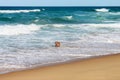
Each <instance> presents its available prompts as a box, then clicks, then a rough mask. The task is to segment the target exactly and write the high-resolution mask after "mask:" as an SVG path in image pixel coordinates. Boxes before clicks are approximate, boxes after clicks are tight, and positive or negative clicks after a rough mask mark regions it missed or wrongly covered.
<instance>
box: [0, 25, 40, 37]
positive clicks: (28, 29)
mask: <svg viewBox="0 0 120 80" xmlns="http://www.w3.org/2000/svg"><path fill="white" fill-rule="evenodd" d="M39 29H40V26H38V25H35V24H30V25H22V24H19V25H1V26H0V35H7V36H10V35H11V36H12V35H21V34H31V33H33V32H34V31H37V30H39Z"/></svg>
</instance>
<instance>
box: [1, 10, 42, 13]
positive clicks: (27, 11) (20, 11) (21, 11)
mask: <svg viewBox="0 0 120 80" xmlns="http://www.w3.org/2000/svg"><path fill="white" fill-rule="evenodd" d="M40 11H41V10H40V9H33V10H0V13H29V12H40Z"/></svg>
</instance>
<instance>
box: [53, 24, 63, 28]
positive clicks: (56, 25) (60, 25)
mask: <svg viewBox="0 0 120 80" xmlns="http://www.w3.org/2000/svg"><path fill="white" fill-rule="evenodd" d="M53 26H54V27H65V25H64V24H53Z"/></svg>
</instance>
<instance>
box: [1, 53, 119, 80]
mask: <svg viewBox="0 0 120 80" xmlns="http://www.w3.org/2000/svg"><path fill="white" fill-rule="evenodd" d="M0 80H120V54H116V55H109V56H103V57H97V58H91V59H86V60H80V61H73V62H70V63H63V64H56V65H52V66H46V67H41V68H35V69H31V70H24V71H18V72H12V73H8V74H1V75H0Z"/></svg>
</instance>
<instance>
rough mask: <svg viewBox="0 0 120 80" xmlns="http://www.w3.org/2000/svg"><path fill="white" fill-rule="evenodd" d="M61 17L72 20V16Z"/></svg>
mask: <svg viewBox="0 0 120 80" xmlns="http://www.w3.org/2000/svg"><path fill="white" fill-rule="evenodd" d="M63 18H64V19H67V20H72V18H73V16H64V17H63Z"/></svg>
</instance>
